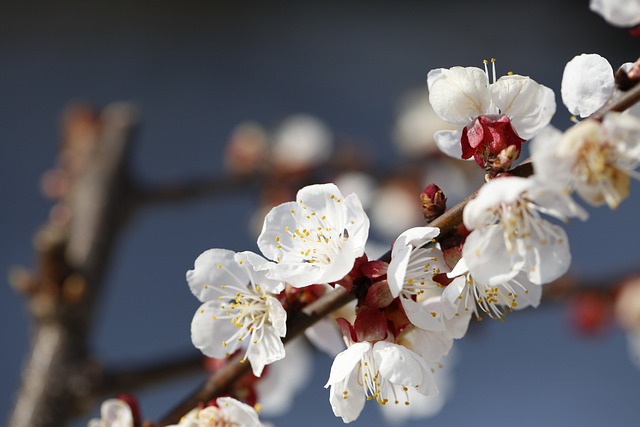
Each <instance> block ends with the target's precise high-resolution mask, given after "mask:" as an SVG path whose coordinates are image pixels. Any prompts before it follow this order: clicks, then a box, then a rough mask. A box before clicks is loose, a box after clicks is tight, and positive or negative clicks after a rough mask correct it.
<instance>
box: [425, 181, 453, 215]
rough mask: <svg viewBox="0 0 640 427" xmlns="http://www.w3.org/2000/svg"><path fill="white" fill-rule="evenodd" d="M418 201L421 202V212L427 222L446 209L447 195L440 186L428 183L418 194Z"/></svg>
mask: <svg viewBox="0 0 640 427" xmlns="http://www.w3.org/2000/svg"><path fill="white" fill-rule="evenodd" d="M420 203H421V204H422V213H423V215H424V219H426V220H427V222H431V221H433V220H434V219H436V218H438V217H439V216H440V215H442V214H443V213H444V211H445V210H446V209H447V197H446V196H445V195H444V193H443V192H442V190H441V189H440V187H438V186H437V185H435V184H429V185H428V186H427V188H425V189H424V191H422V193H421V194H420Z"/></svg>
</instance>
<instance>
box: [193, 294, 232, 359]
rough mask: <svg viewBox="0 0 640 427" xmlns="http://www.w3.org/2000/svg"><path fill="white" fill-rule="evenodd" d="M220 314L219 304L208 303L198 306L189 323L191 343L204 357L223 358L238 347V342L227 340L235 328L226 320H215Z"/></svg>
mask: <svg viewBox="0 0 640 427" xmlns="http://www.w3.org/2000/svg"><path fill="white" fill-rule="evenodd" d="M222 314H224V312H223V311H222V310H220V307H219V302H218V301H217V300H216V301H209V302H206V303H204V304H202V305H201V306H200V308H199V309H198V311H196V314H195V315H194V316H193V320H192V321H191V341H192V342H193V345H194V346H195V347H196V348H197V349H199V350H200V351H202V353H203V354H205V355H206V356H209V357H214V358H224V357H227V356H228V355H229V354H231V353H233V352H235V351H236V350H237V349H238V348H239V347H240V344H241V343H240V342H239V341H237V340H229V337H231V336H233V334H235V333H236V330H237V328H236V326H235V325H234V324H233V323H231V322H230V321H229V320H228V319H217V317H218V316H220V315H222Z"/></svg>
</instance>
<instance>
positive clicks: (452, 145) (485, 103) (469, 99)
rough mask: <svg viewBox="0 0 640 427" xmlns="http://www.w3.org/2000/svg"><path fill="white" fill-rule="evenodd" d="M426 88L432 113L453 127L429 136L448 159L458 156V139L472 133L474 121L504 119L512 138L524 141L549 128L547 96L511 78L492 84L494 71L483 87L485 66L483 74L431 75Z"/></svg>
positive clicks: (460, 70) (550, 98)
mask: <svg viewBox="0 0 640 427" xmlns="http://www.w3.org/2000/svg"><path fill="white" fill-rule="evenodd" d="M492 62H493V61H492ZM427 84H428V86H429V101H430V102H431V105H432V107H433V110H434V111H435V112H436V114H438V115H439V116H440V117H441V118H442V119H443V120H445V121H446V122H448V123H450V124H452V125H455V126H456V127H457V129H456V130H451V131H450V130H443V131H439V132H436V134H435V135H434V137H435V139H436V144H437V145H438V147H439V148H440V149H441V150H442V151H443V152H445V153H446V154H448V155H450V156H452V157H457V158H461V157H462V156H463V148H462V146H461V140H462V138H463V133H466V132H467V131H468V130H469V129H473V128H474V125H475V124H476V123H477V121H476V120H477V119H478V118H479V117H488V118H491V119H492V120H498V119H499V117H502V116H506V117H507V118H508V120H509V121H510V125H511V127H512V128H513V130H514V131H515V133H516V134H517V136H518V137H520V138H522V139H523V140H527V139H529V138H531V137H533V136H534V135H535V134H536V133H538V132H539V131H540V130H541V129H543V128H544V127H545V126H546V125H547V124H548V123H549V121H550V120H551V117H552V116H553V114H554V113H555V110H556V104H555V96H554V94H553V91H552V90H551V89H549V88H547V87H545V86H543V85H540V84H538V83H536V82H535V81H534V80H532V79H531V78H529V77H525V76H520V75H517V74H513V75H507V76H503V77H500V79H498V80H496V76H495V68H494V69H493V83H489V73H488V70H487V69H486V63H485V70H484V71H483V70H481V69H480V68H476V67H453V68H450V69H444V68H439V69H434V70H431V71H430V72H429V74H428V77H427ZM471 148H473V149H475V148H476V146H475V145H473V144H472V145H471ZM464 158H469V156H465V157H464Z"/></svg>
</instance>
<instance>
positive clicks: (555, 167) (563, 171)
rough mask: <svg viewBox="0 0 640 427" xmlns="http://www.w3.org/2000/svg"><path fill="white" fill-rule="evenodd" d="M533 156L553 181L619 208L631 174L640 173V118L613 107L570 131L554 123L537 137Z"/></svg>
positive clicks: (590, 199)
mask: <svg viewBox="0 0 640 427" xmlns="http://www.w3.org/2000/svg"><path fill="white" fill-rule="evenodd" d="M531 157H532V159H533V163H534V167H535V170H536V175H538V176H539V177H540V178H539V179H541V180H544V181H545V182H546V184H547V185H552V186H556V187H560V188H562V187H564V188H568V189H570V190H575V191H576V192H577V193H578V194H579V195H580V197H582V198H583V199H584V200H585V201H586V202H587V203H589V204H590V205H592V206H601V205H603V204H605V203H606V204H607V205H608V206H609V207H610V208H611V209H615V208H616V207H617V206H618V205H619V204H620V202H622V200H624V199H626V198H627V197H628V195H629V187H630V181H631V177H633V178H636V179H640V174H639V173H638V172H637V171H636V170H635V169H636V168H637V166H638V164H639V163H640V119H638V118H637V117H635V116H633V115H630V114H621V113H615V112H610V113H608V114H607V115H606V116H605V118H604V119H603V121H602V123H600V122H598V121H595V120H585V121H583V122H580V123H578V124H577V125H575V126H573V127H572V128H570V129H569V130H567V131H566V132H565V133H564V134H563V133H561V132H560V131H558V130H555V129H553V128H549V129H547V130H545V132H544V133H542V134H540V136H539V137H536V139H535V140H534V141H533V143H532V147H531Z"/></svg>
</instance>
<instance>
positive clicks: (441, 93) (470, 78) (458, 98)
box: [427, 67, 491, 126]
mask: <svg viewBox="0 0 640 427" xmlns="http://www.w3.org/2000/svg"><path fill="white" fill-rule="evenodd" d="M436 73H437V75H432V77H431V78H427V81H429V80H430V81H431V84H430V85H429V102H430V103H431V106H432V107H433V111H435V112H436V114H437V115H438V116H440V117H441V118H442V119H443V120H445V121H446V122H449V123H451V124H454V125H457V126H466V125H467V124H469V122H470V121H471V120H472V119H473V118H475V117H477V116H480V115H483V114H487V113H489V111H490V107H491V94H490V92H489V88H488V80H487V75H486V74H485V73H484V71H482V70H481V69H480V68H476V67H453V68H450V69H448V70H446V69H440V70H439V71H437V72H436Z"/></svg>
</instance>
